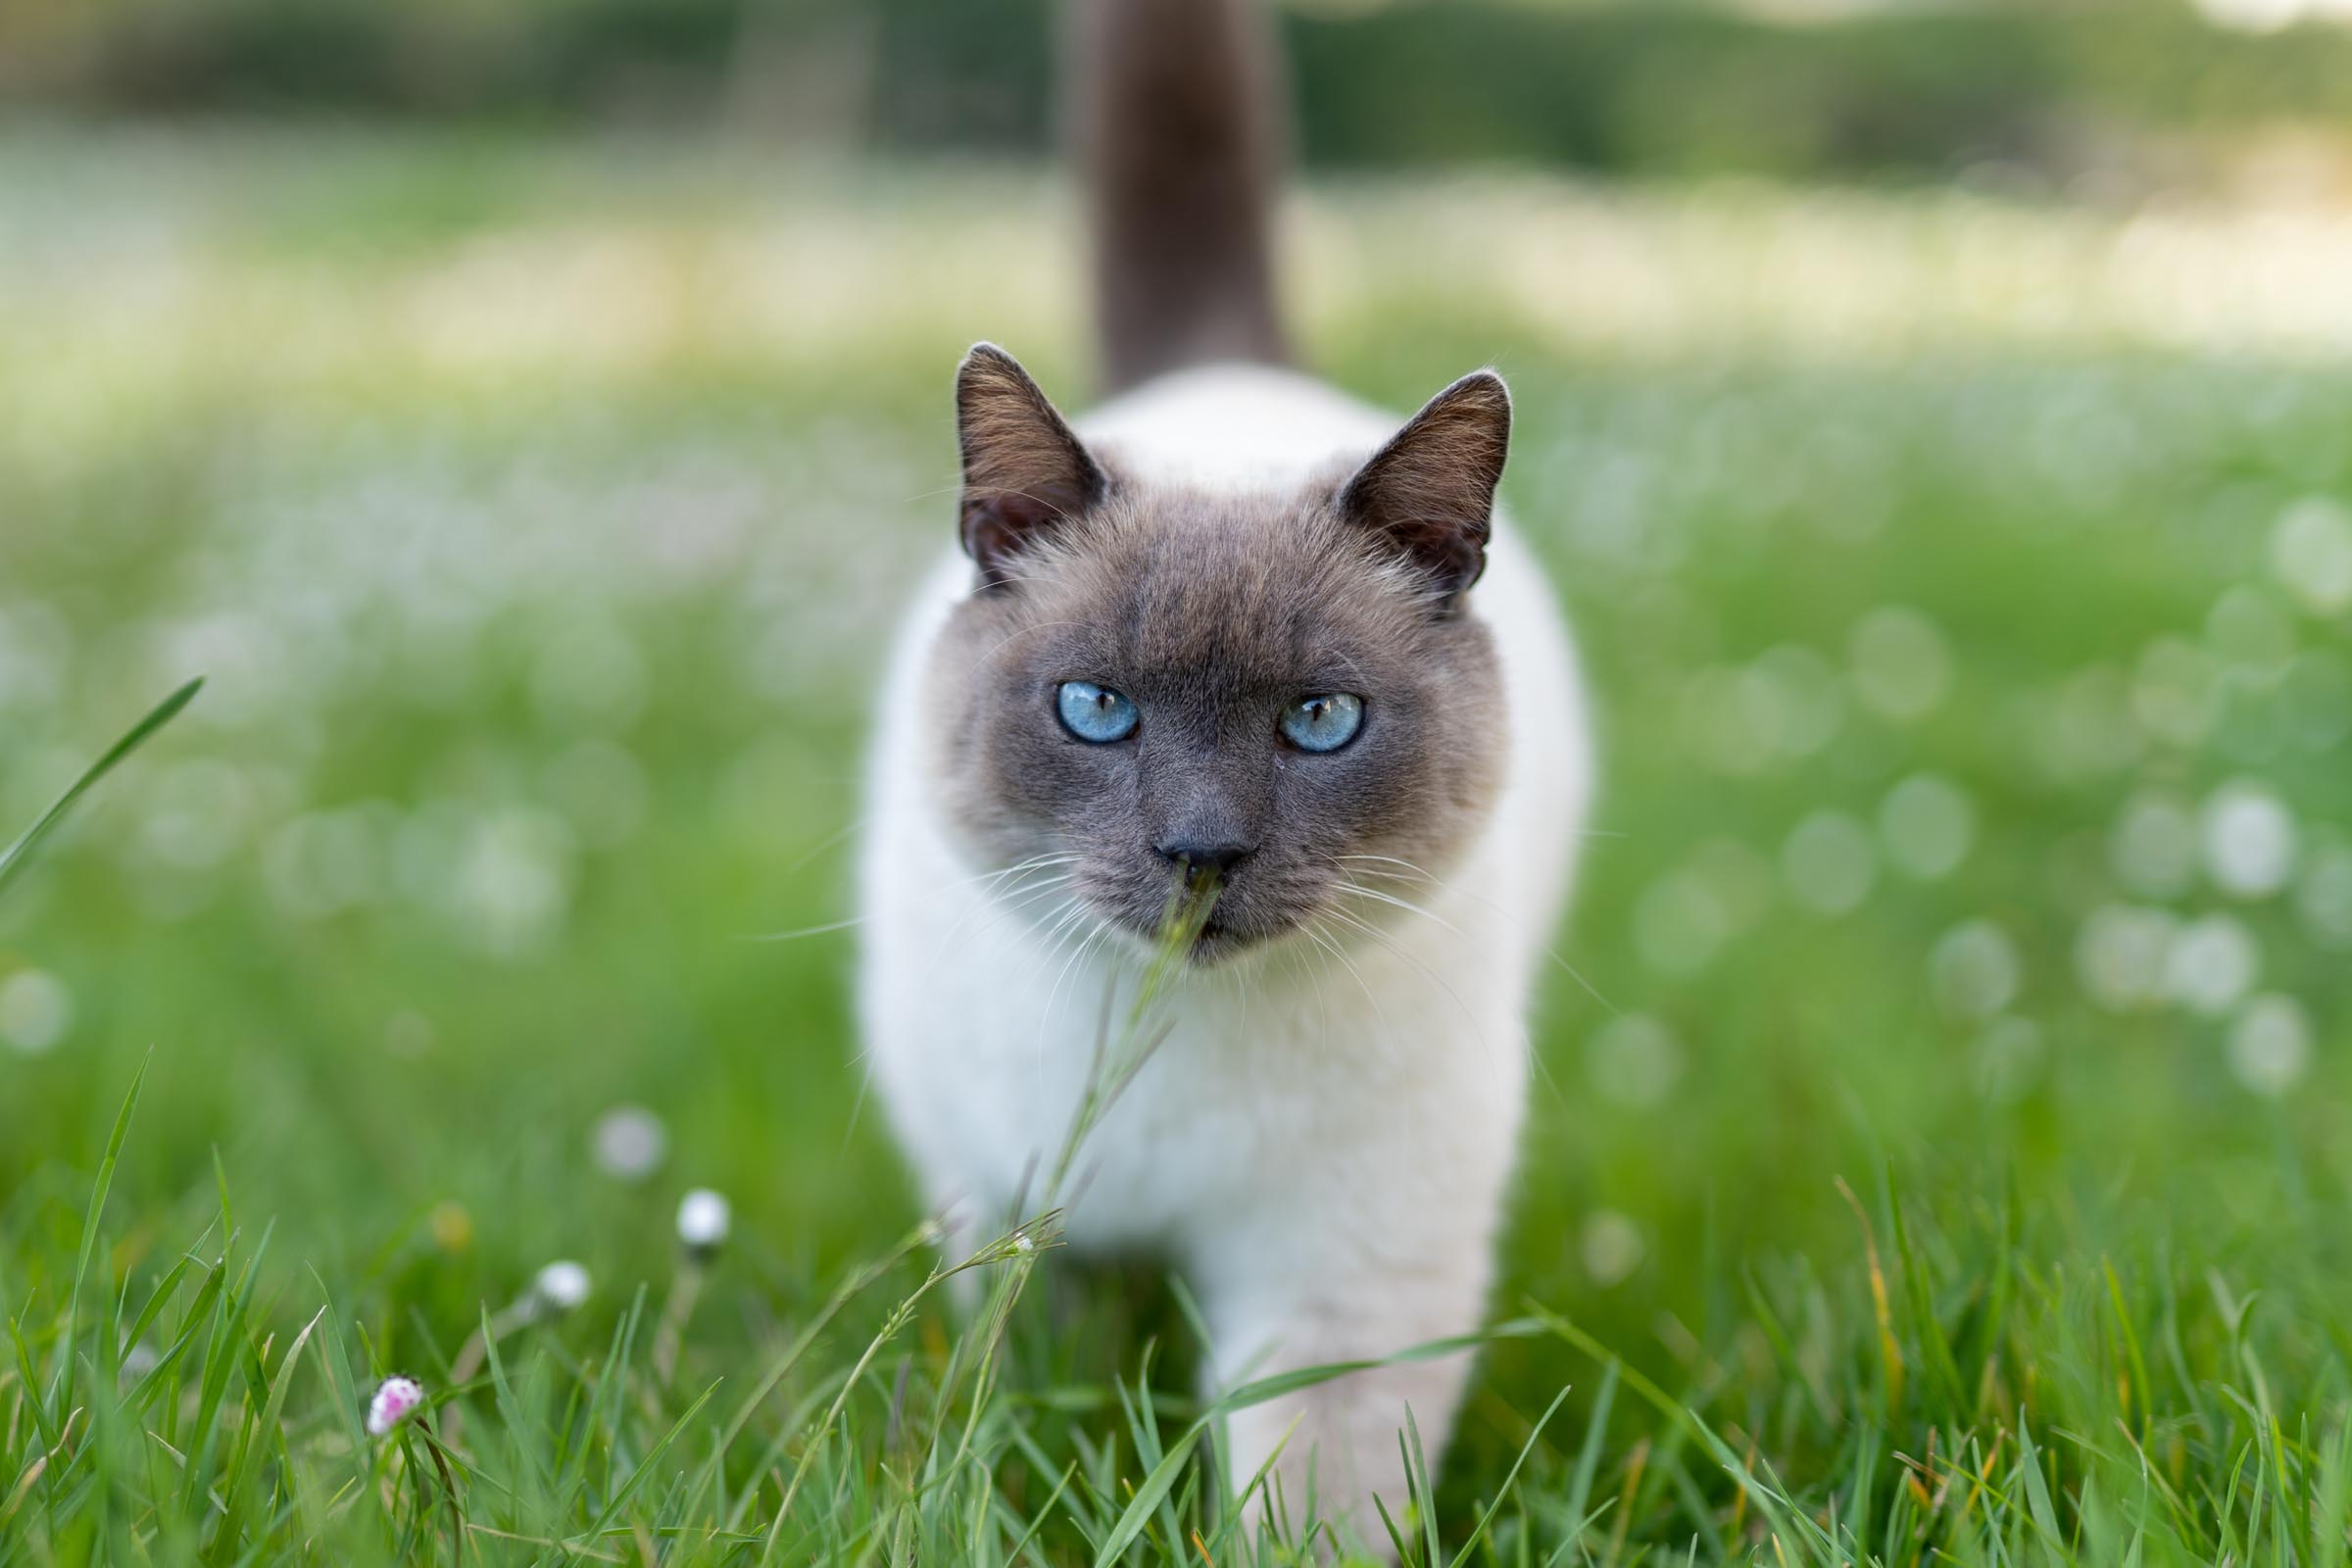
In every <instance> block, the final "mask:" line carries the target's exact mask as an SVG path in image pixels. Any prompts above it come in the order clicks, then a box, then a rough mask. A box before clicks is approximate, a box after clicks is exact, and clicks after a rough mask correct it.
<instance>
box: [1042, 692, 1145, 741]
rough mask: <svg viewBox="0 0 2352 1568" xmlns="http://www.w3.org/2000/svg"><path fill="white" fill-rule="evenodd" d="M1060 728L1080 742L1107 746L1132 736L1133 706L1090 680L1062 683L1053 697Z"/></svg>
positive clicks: (1133, 727) (1133, 722) (1133, 731)
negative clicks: (1059, 716)
mask: <svg viewBox="0 0 2352 1568" xmlns="http://www.w3.org/2000/svg"><path fill="white" fill-rule="evenodd" d="M1054 711H1057V712H1058V713H1060V714H1061V727H1062V728H1063V729H1066V730H1068V731H1069V732H1070V733H1071V734H1073V735H1075V736H1077V737H1078V738H1079V739H1080V740H1082V741H1091V742H1093V743H1094V744H1095V745H1097V746H1107V745H1109V744H1110V743H1111V742H1112V741H1123V740H1125V739H1126V738H1127V737H1128V736H1130V735H1132V734H1134V733H1135V705H1134V704H1133V703H1131V702H1129V701H1128V700H1127V699H1126V698H1124V697H1121V696H1120V695H1119V694H1118V693H1117V692H1114V691H1112V690H1111V689H1110V688H1109V687H1107V686H1098V685H1096V684H1095V683H1094V682H1093V681H1091V680H1065V681H1063V682H1062V683H1061V690H1060V691H1059V692H1057V693H1055V694H1054Z"/></svg>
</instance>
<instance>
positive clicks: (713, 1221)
mask: <svg viewBox="0 0 2352 1568" xmlns="http://www.w3.org/2000/svg"><path fill="white" fill-rule="evenodd" d="M734 1223H735V1216H734V1211H733V1210H731V1209H730V1208H728V1206H727V1201H726V1199H725V1198H723V1197H722V1196H720V1195H719V1194H717V1193H714V1192H712V1191H711V1189H710V1188H708V1187H697V1188H696V1189H695V1190H694V1191H693V1192H690V1193H688V1194H687V1195H686V1196H685V1197H684V1198H681V1199H679V1200H678V1240H679V1241H681V1242H684V1243H685V1244H686V1247H687V1250H690V1251H695V1252H715V1251H717V1250H719V1249H720V1248H722V1247H724V1246H726V1245H727V1233H728V1232H729V1231H730V1230H732V1229H733V1228H734Z"/></svg>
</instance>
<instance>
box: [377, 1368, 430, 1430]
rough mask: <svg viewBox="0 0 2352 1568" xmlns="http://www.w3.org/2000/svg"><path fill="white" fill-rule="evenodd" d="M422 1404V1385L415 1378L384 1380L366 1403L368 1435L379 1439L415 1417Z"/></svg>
mask: <svg viewBox="0 0 2352 1568" xmlns="http://www.w3.org/2000/svg"><path fill="white" fill-rule="evenodd" d="M423 1403H424V1385H423V1384H421V1383H419V1382H417V1380H416V1379H415V1378H386V1379H384V1381H383V1382H381V1383H379V1384H377V1385H376V1386H375V1397H373V1398H371V1399H369V1400H368V1436H369V1437H371V1438H380V1437H382V1436H383V1435H384V1434H385V1433H387V1432H389V1431H391V1430H392V1429H393V1428H394V1427H396V1426H398V1425H400V1424H401V1423H402V1422H403V1421H406V1420H407V1419H408V1418H409V1417H410V1416H412V1415H415V1414H416V1413H417V1410H418V1409H419V1408H420V1407H421V1406H422V1405H423Z"/></svg>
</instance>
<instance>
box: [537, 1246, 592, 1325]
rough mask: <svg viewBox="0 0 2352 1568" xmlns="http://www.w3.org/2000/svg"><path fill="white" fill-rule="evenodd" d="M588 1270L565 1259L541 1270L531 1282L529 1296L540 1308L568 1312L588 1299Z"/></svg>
mask: <svg viewBox="0 0 2352 1568" xmlns="http://www.w3.org/2000/svg"><path fill="white" fill-rule="evenodd" d="M590 1283H591V1282H590V1280H589V1278H588V1270H587V1269H586V1268H584V1267H583V1266H581V1265H580V1264H578V1263H575V1262H573V1261H572V1260H571V1259H569V1258H567V1257H563V1258H558V1259H557V1260H556V1261H554V1262H553V1263H550V1264H548V1265H547V1267H545V1268H543V1269H541V1270H540V1271H539V1273H538V1275H537V1276H536V1277H535V1278H533V1279H532V1281H531V1296H532V1298H533V1299H535V1300H537V1301H538V1302H539V1303H540V1304H541V1305H542V1306H547V1307H551V1308H553V1309H554V1310H556V1311H558V1312H569V1311H572V1310H574V1309H575V1308H577V1307H578V1306H579V1305H580V1303H582V1302H583V1301H585V1300H587V1299H588V1291H589V1288H590Z"/></svg>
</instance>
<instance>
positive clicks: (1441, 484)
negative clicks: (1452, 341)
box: [1340, 370, 1511, 604]
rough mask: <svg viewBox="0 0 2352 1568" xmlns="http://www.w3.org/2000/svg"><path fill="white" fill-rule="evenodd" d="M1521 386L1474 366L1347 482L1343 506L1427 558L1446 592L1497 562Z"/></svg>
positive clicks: (1412, 557)
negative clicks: (1500, 508) (1515, 392)
mask: <svg viewBox="0 0 2352 1568" xmlns="http://www.w3.org/2000/svg"><path fill="white" fill-rule="evenodd" d="M1510 445H1511V393H1510V389H1509V388H1508V387H1506V386H1504V385H1503V384H1502V377H1501V376H1499V375H1496V374H1495V372H1494V371H1493V370H1474V371H1472V372H1471V373H1470V374H1468V375H1465V376H1463V377H1462V378H1461V379H1460V380H1459V381H1456V382H1454V383H1453V385H1451V386H1449V387H1447V388H1446V390H1445V391H1443V392H1441V393H1439V394H1438V395H1437V396H1436V397H1434V398H1431V399H1430V400H1429V402H1428V404H1427V405H1426V406H1424V407H1423V408H1422V410H1421V412H1420V413H1419V414H1416V415H1414V416H1413V417H1412V418H1411V419H1410V420H1409V421H1408V422H1407V423H1406V424H1405V427H1404V428H1403V429H1401V430H1399V431H1397V434H1396V435H1395V436H1394V437H1392V438H1391V439H1390V441H1389V444H1388V445H1387V446H1385V447H1382V448H1381V449H1380V450H1379V451H1378V452H1375V453H1374V454H1373V455H1372V457H1371V460H1370V461H1369V462H1367V463H1366V464H1365V465H1364V466H1362V467H1361V468H1358V469H1357V470H1356V472H1355V477H1354V478H1352V479H1349V480H1348V484H1347V486H1346V488H1344V489H1342V490H1341V492H1340V513H1341V515H1343V516H1345V517H1346V518H1348V521H1350V522H1353V523H1355V524H1356V525H1358V526H1359V527H1364V528H1369V529H1371V530H1373V531H1374V532H1375V533H1376V534H1378V535H1379V536H1380V538H1381V539H1382V540H1383V542H1384V543H1386V544H1388V545H1390V546H1392V547H1393V548H1395V549H1396V550H1397V552H1398V553H1399V554H1401V555H1402V556H1404V558H1405V559H1406V560H1407V561H1409V562H1410V563H1411V564H1413V565H1414V566H1416V567H1418V568H1419V569H1420V570H1421V571H1422V572H1423V573H1424V574H1425V575H1426V576H1427V577H1428V578H1429V579H1430V581H1431V583H1432V585H1433V586H1434V587H1435V588H1436V589H1437V591H1438V593H1439V594H1440V595H1441V596H1442V598H1443V599H1444V601H1445V602H1446V603H1447V604H1450V603H1451V602H1452V600H1453V599H1454V598H1455V597H1456V596H1457V595H1459V594H1460V593H1461V592H1462V591H1463V590H1464V589H1466V588H1468V587H1469V586H1470V585H1471V584H1472V583H1474V582H1476V581H1478V576H1479V573H1480V572H1482V571H1484V570H1486V567H1487V537H1488V535H1489V534H1490V533H1491V532H1493V529H1494V516H1495V485H1496V484H1497V483H1499V482H1500V481H1501V479H1502V461H1503V457H1504V455H1505V454H1506V453H1508V452H1509V451H1510Z"/></svg>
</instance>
